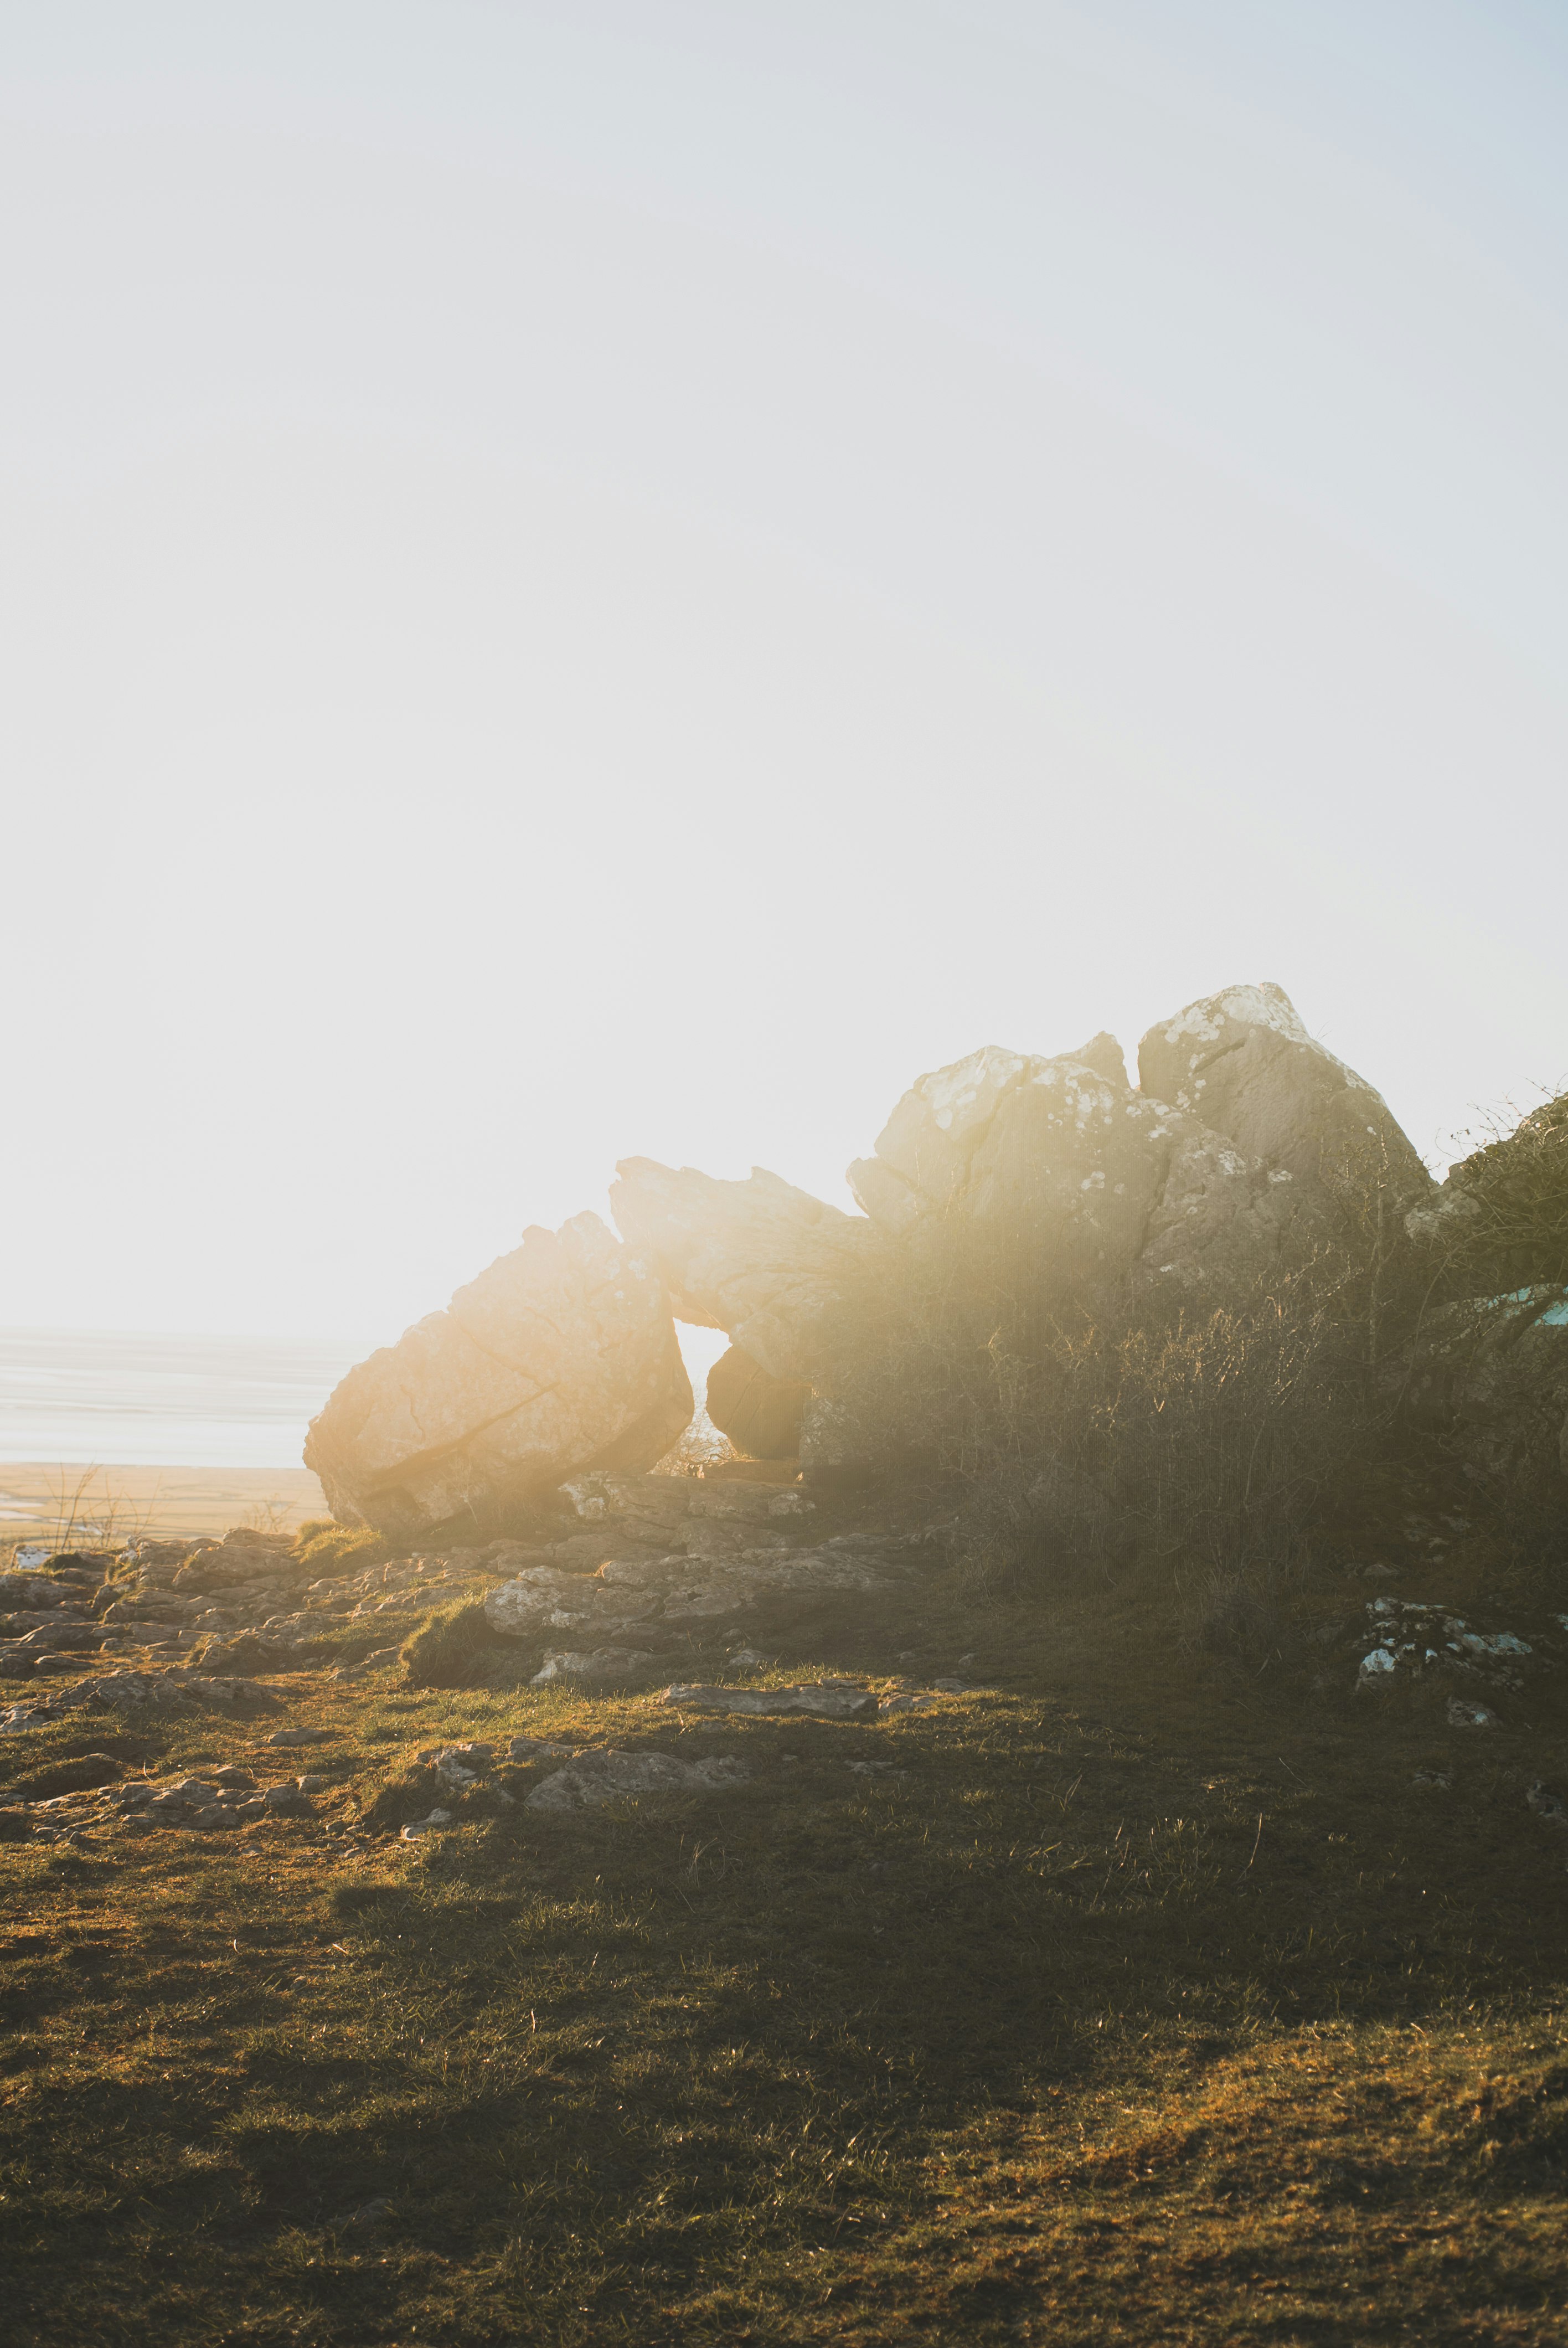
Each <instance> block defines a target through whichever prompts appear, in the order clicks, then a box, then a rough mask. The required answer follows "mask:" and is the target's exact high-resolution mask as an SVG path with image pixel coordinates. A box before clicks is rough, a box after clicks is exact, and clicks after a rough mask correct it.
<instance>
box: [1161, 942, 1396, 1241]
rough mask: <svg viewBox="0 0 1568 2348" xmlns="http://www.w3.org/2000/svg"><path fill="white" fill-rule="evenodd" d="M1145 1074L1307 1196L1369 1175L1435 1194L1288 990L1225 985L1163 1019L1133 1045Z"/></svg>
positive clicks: (1383, 1112) (1382, 1107) (1381, 1106)
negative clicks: (1304, 1020) (1320, 1040)
mask: <svg viewBox="0 0 1568 2348" xmlns="http://www.w3.org/2000/svg"><path fill="white" fill-rule="evenodd" d="M1138 1076H1139V1080H1140V1082H1141V1083H1142V1085H1143V1089H1144V1091H1145V1092H1146V1093H1152V1094H1156V1095H1157V1096H1158V1097H1160V1098H1161V1099H1162V1100H1168V1101H1170V1102H1172V1103H1173V1106H1174V1107H1177V1108H1179V1109H1183V1110H1185V1111H1186V1112H1187V1114H1188V1115H1189V1116H1191V1117H1198V1118H1201V1119H1202V1121H1203V1122H1204V1124H1205V1125H1207V1126H1209V1127H1211V1128H1213V1129H1214V1131H1215V1132H1217V1133H1223V1134H1224V1135H1225V1138H1226V1139H1227V1140H1228V1141H1230V1142H1231V1143H1232V1144H1233V1145H1234V1146H1235V1148H1237V1149H1238V1150H1240V1151H1241V1152H1242V1154H1243V1155H1244V1156H1245V1157H1247V1158H1255V1159H1259V1160H1261V1162H1262V1163H1263V1164H1264V1165H1266V1166H1267V1167H1270V1168H1273V1169H1282V1170H1283V1171H1284V1172H1286V1173H1287V1174H1289V1175H1290V1176H1291V1178H1292V1179H1293V1180H1295V1181H1296V1182H1297V1183H1298V1184H1301V1185H1303V1186H1305V1187H1307V1188H1308V1189H1319V1190H1321V1189H1322V1188H1323V1186H1325V1185H1328V1186H1334V1185H1336V1184H1337V1183H1339V1182H1341V1181H1342V1180H1345V1179H1350V1180H1355V1179H1358V1177H1365V1176H1368V1175H1369V1176H1370V1177H1371V1178H1372V1179H1375V1180H1376V1179H1382V1180H1384V1181H1386V1182H1387V1183H1388V1184H1389V1188H1390V1189H1391V1190H1392V1192H1393V1195H1394V1199H1395V1200H1396V1202H1397V1203H1398V1204H1399V1205H1401V1206H1403V1207H1409V1206H1411V1205H1413V1204H1415V1203H1416V1202H1417V1201H1419V1200H1422V1199H1425V1198H1426V1197H1427V1196H1428V1195H1429V1194H1430V1191H1431V1189H1432V1179H1431V1176H1430V1174H1429V1173H1428V1171H1427V1169H1426V1168H1425V1166H1424V1165H1423V1164H1422V1162H1421V1160H1420V1158H1419V1155H1418V1154H1417V1152H1416V1149H1415V1148H1414V1147H1413V1145H1412V1144H1411V1142H1410V1141H1409V1139H1408V1138H1407V1137H1406V1136H1405V1134H1404V1133H1403V1132H1401V1130H1400V1128H1399V1124H1398V1122H1397V1120H1396V1119H1395V1117H1394V1116H1393V1114H1392V1112H1391V1111H1390V1109H1389V1106H1388V1104H1387V1102H1386V1101H1385V1100H1384V1099H1383V1098H1382V1097H1381V1095H1380V1094H1378V1093H1376V1092H1374V1091H1373V1089H1372V1087H1371V1086H1370V1085H1369V1084H1368V1083H1367V1081H1366V1079H1365V1078H1364V1077H1362V1076H1358V1075H1357V1074H1356V1072H1355V1070H1354V1069H1353V1068H1348V1067H1347V1066H1345V1064H1344V1062H1343V1061H1342V1060H1337V1059H1336V1058H1335V1056H1334V1055H1333V1053H1332V1052H1326V1051H1325V1050H1324V1048H1323V1046H1322V1045H1321V1044H1318V1043H1315V1042H1314V1041H1313V1039H1312V1037H1311V1036H1310V1035H1308V1034H1307V1030H1306V1028H1305V1027H1304V1026H1303V1025H1302V1023H1301V1019H1300V1015H1299V1014H1298V1013H1297V1011H1296V1006H1295V1004H1293V1003H1292V1002H1291V1000H1290V997H1289V996H1288V995H1287V994H1286V993H1285V991H1284V989H1283V988H1281V987H1278V986H1274V985H1271V984H1269V983H1264V984H1263V985H1261V986H1232V987H1227V988H1226V990H1225V993H1224V994H1210V995H1205V996H1204V998H1203V1000H1202V1001H1201V1002H1198V1003H1189V1004H1187V1006H1186V1008H1185V1009H1184V1010H1183V1011H1178V1012H1177V1013H1176V1014H1175V1016H1174V1018H1172V1019H1162V1020H1160V1021H1158V1022H1157V1023H1156V1024H1155V1025H1153V1027H1151V1028H1150V1030H1149V1032H1148V1034H1147V1035H1145V1036H1144V1038H1143V1042H1142V1043H1141V1044H1140V1045H1139V1046H1138Z"/></svg>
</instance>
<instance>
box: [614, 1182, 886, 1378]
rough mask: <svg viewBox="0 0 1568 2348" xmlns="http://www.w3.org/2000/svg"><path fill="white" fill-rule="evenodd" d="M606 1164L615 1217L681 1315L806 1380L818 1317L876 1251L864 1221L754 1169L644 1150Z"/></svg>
mask: <svg viewBox="0 0 1568 2348" xmlns="http://www.w3.org/2000/svg"><path fill="white" fill-rule="evenodd" d="M616 1172H617V1176H618V1178H619V1179H617V1180H616V1182H615V1183H614V1185H613V1186H612V1188H611V1189H610V1209H611V1211H612V1213H613V1214H614V1217H615V1220H616V1222H617V1224H618V1225H619V1227H620V1230H621V1231H624V1233H625V1234H626V1237H627V1240H628V1241H629V1242H630V1245H632V1246H633V1247H635V1248H637V1249H639V1250H640V1251H642V1252H643V1253H644V1254H645V1255H646V1256H647V1257H648V1258H650V1259H651V1262H653V1263H655V1264H656V1265H657V1266H658V1269H659V1272H660V1273H661V1277H662V1278H663V1280H664V1281H665V1282H666V1283H667V1285H668V1287H669V1290H670V1293H671V1299H672V1301H673V1303H674V1308H675V1311H676V1313H677V1314H678V1315H679V1316H680V1318H681V1319H682V1320H683V1321H692V1322H695V1323H698V1324H699V1325H700V1326H702V1327H704V1328H709V1329H723V1330H725V1331H726V1332H727V1333H728V1334H729V1336H730V1337H731V1338H732V1340H733V1343H734V1344H736V1345H738V1346H739V1347H740V1348H741V1350H742V1352H743V1353H744V1354H747V1355H748V1356H749V1357H750V1359H751V1360H753V1362H755V1363H757V1364H758V1365H759V1366H760V1367H761V1368H762V1369H764V1370H765V1371H766V1372H767V1374H768V1375H769V1376H770V1377H773V1378H781V1379H785V1380H804V1381H807V1382H809V1381H810V1380H811V1379H812V1378H813V1377H814V1376H815V1375H816V1373H817V1371H818V1370H819V1368H820V1366H821V1361H822V1353H823V1345H824V1338H825V1331H824V1323H825V1320H826V1318H827V1316H828V1315H829V1314H830V1313H831V1312H832V1310H833V1308H834V1306H835V1304H837V1303H839V1301H840V1300H841V1298H842V1297H843V1295H844V1294H845V1290H846V1288H848V1287H849V1286H850V1285H851V1283H852V1282H854V1281H855V1280H856V1278H857V1277H859V1276H860V1275H861V1274H862V1273H863V1272H865V1270H866V1266H867V1263H868V1262H869V1261H870V1260H871V1259H872V1258H873V1257H874V1256H875V1254H876V1251H877V1250H878V1247H879V1244H880V1242H879V1240H878V1235H877V1233H876V1231H875V1230H874V1229H873V1227H872V1226H871V1225H870V1224H869V1223H866V1222H863V1221H861V1220H858V1219H857V1218H856V1216H853V1215H845V1214H844V1213H841V1211H840V1210H839V1209H838V1208H836V1207H828V1206H825V1205H824V1204H823V1201H822V1200H820V1199H814V1198H812V1197H811V1196H810V1195H809V1194H808V1193H807V1192H806V1191H804V1190H797V1189H794V1187H793V1186H792V1185H791V1184H790V1183H788V1182H785V1181H783V1180H781V1179H780V1177H779V1176H778V1175H776V1174H769V1173H767V1172H766V1171H765V1170H764V1169H763V1168H761V1167H756V1168H753V1171H752V1174H751V1176H750V1179H748V1180H746V1181H744V1182H723V1181H719V1180H716V1179H714V1178H713V1177H712V1175H709V1174H702V1173H699V1172H698V1171H697V1170H696V1169H695V1168H694V1167H691V1166H686V1167H682V1168H681V1169H679V1171H677V1170H676V1169H674V1168H673V1167H669V1166H660V1165H658V1164H656V1163H655V1162H654V1160H653V1159H650V1158H628V1159H622V1161H621V1163H620V1166H619V1167H618V1168H617V1169H616Z"/></svg>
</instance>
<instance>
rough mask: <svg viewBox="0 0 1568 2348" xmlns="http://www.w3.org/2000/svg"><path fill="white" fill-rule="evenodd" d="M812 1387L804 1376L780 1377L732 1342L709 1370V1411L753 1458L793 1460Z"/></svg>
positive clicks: (722, 1427) (723, 1432) (739, 1447)
mask: <svg viewBox="0 0 1568 2348" xmlns="http://www.w3.org/2000/svg"><path fill="white" fill-rule="evenodd" d="M811 1396H812V1390H811V1388H810V1386H809V1385H806V1384H804V1381H803V1380H801V1379H799V1378H774V1377H770V1376H769V1375H768V1373H767V1372H766V1370H764V1368H763V1366H762V1364H761V1363H760V1362H753V1359H752V1357H751V1355H750V1354H743V1353H742V1351H741V1349H740V1347H739V1346H738V1345H732V1346H731V1347H730V1350H729V1352H728V1353H727V1354H722V1355H721V1356H720V1358H719V1360H718V1361H716V1362H715V1363H714V1365H713V1366H712V1369H711V1370H710V1371H709V1373H708V1392H707V1411H708V1416H709V1417H710V1418H711V1419H712V1422H713V1424H714V1426H716V1427H717V1428H718V1430H719V1432H720V1434H721V1435H727V1436H728V1437H729V1438H730V1441H731V1442H732V1443H733V1445H734V1447H735V1448H736V1450H737V1451H741V1452H744V1453H746V1454H747V1455H748V1456H749V1457H751V1458H753V1459H790V1458H794V1457H795V1456H796V1455H797V1454H798V1452H799V1450H800V1430H801V1421H802V1419H803V1418H804V1415H805V1406H806V1405H807V1403H808V1402H810V1400H811Z"/></svg>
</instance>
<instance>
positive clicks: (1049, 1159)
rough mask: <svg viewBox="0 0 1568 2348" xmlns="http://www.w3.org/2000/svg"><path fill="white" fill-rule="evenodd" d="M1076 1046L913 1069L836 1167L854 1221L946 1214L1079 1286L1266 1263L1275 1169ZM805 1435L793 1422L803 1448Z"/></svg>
mask: <svg viewBox="0 0 1568 2348" xmlns="http://www.w3.org/2000/svg"><path fill="white" fill-rule="evenodd" d="M1086 1049H1088V1050H1090V1051H1091V1052H1092V1054H1093V1059H1092V1061H1091V1060H1086V1059H1081V1058H1078V1057H1076V1056H1065V1055H1064V1056H1060V1057H1057V1058H1054V1059H1040V1058H1037V1057H1033V1056H1029V1055H1026V1054H1023V1053H1018V1052H1009V1051H1004V1050H1002V1049H1001V1048H1000V1047H999V1046H997V1045H988V1046H987V1047H986V1048H985V1049H984V1050H982V1051H979V1052H976V1053H973V1054H971V1055H970V1056H969V1057H968V1059H966V1060H960V1061H958V1062H957V1063H956V1064H955V1065H954V1066H951V1067H948V1068H940V1069H938V1070H937V1071H936V1073H935V1074H934V1075H931V1076H922V1077H921V1078H920V1079H919V1081H918V1083H917V1084H916V1085H914V1086H911V1087H910V1089H909V1091H908V1092H907V1093H906V1094H905V1096H904V1097H903V1099H902V1100H901V1101H900V1102H899V1103H898V1105H897V1107H896V1108H895V1110H894V1112H893V1114H892V1116H891V1117H889V1119H888V1121H887V1124H886V1127H885V1128H883V1131H882V1133H881V1134H880V1136H879V1137H878V1138H877V1142H876V1155H875V1157H874V1158H871V1159H860V1160H859V1161H857V1163H856V1164H855V1165H853V1166H852V1167H851V1168H850V1169H849V1183H850V1188H851V1189H852V1190H853V1192H854V1193H855V1196H856V1199H857V1200H858V1201H859V1203H860V1204H861V1206H862V1207H864V1209H865V1210H866V1215H867V1217H868V1218H869V1219H870V1220H872V1221H874V1222H876V1223H877V1224H879V1225H880V1226H881V1227H882V1228H883V1229H884V1230H885V1231H887V1232H888V1234H889V1235H890V1237H894V1236H896V1237H901V1238H907V1237H908V1236H909V1235H910V1234H911V1233H912V1232H914V1231H916V1230H917V1229H918V1228H919V1227H920V1226H921V1225H923V1224H927V1223H928V1222H929V1220H930V1219H932V1218H933V1217H938V1218H943V1219H947V1220H952V1219H954V1218H957V1219H958V1220H961V1222H962V1224H963V1225H965V1226H966V1227H970V1228H976V1229H979V1230H981V1231H987V1232H989V1234H990V1235H991V1236H992V1238H993V1239H994V1240H995V1241H996V1243H997V1246H998V1249H999V1252H1000V1256H1001V1258H1002V1259H1003V1260H1005V1259H1007V1258H1008V1257H1009V1256H1011V1257H1014V1258H1016V1261H1017V1263H1018V1266H1019V1268H1020V1270H1022V1269H1024V1268H1025V1267H1026V1266H1027V1267H1030V1268H1032V1267H1034V1266H1037V1265H1039V1264H1040V1263H1042V1262H1043V1263H1044V1264H1045V1265H1046V1266H1048V1267H1050V1268H1054V1269H1056V1270H1058V1271H1059V1272H1061V1274H1062V1275H1063V1276H1064V1277H1066V1278H1069V1279H1071V1280H1074V1281H1079V1282H1089V1283H1091V1284H1105V1283H1109V1282H1117V1281H1121V1280H1123V1279H1127V1278H1132V1279H1134V1280H1135V1281H1155V1280H1174V1281H1178V1282H1185V1283H1191V1282H1194V1281H1195V1280H1196V1279H1198V1278H1199V1277H1201V1276H1202V1275H1203V1274H1204V1273H1205V1272H1211V1271H1213V1270H1214V1269H1215V1268H1216V1267H1217V1266H1219V1265H1221V1264H1224V1265H1225V1266H1226V1267H1227V1268H1231V1269H1237V1268H1240V1267H1242V1266H1244V1265H1246V1266H1250V1265H1253V1264H1261V1263H1266V1262H1268V1261H1269V1260H1270V1259H1271V1258H1272V1256H1273V1255H1274V1254H1275V1252H1276V1251H1277V1249H1278V1246H1279V1242H1280V1238H1281V1234H1282V1232H1283V1231H1284V1229H1285V1227H1286V1223H1287V1222H1288V1220H1289V1218H1290V1212H1291V1207H1290V1202H1289V1201H1288V1200H1287V1199H1286V1196H1285V1195H1284V1193H1285V1192H1286V1190H1287V1189H1288V1188H1289V1182H1290V1178H1289V1177H1288V1176H1287V1175H1286V1173H1284V1171H1283V1170H1282V1169H1266V1168H1264V1167H1262V1166H1260V1165H1258V1164H1257V1163H1256V1161H1255V1160H1254V1159H1249V1158H1248V1157H1246V1156H1245V1154H1244V1153H1243V1152H1242V1151H1241V1150H1239V1149H1237V1148H1235V1147H1234V1146H1233V1145H1232V1143H1231V1142H1230V1141H1228V1140H1227V1139H1225V1138H1224V1137H1223V1136H1221V1135H1219V1134H1216V1133H1214V1132H1213V1131H1212V1130H1211V1129H1210V1128H1208V1127H1207V1126H1206V1125H1204V1124H1203V1123H1201V1122H1200V1120H1199V1119H1198V1118H1196V1117H1193V1116H1190V1115H1188V1114H1186V1113H1185V1112H1184V1111H1183V1110H1181V1109H1178V1108H1174V1107H1172V1106H1171V1105H1170V1104H1169V1103H1168V1102H1166V1101H1163V1100H1161V1099H1157V1098H1154V1097H1151V1096H1150V1095H1148V1094H1147V1093H1143V1092H1136V1091H1134V1090H1133V1089H1132V1086H1130V1085H1129V1084H1128V1083H1127V1082H1126V1080H1125V1077H1124V1076H1121V1075H1118V1074H1117V1069H1118V1067H1119V1066H1120V1065H1121V1063H1120V1054H1119V1052H1118V1050H1117V1048H1116V1046H1115V1045H1114V1042H1113V1039H1112V1038H1110V1037H1107V1036H1097V1037H1095V1038H1094V1040H1093V1043H1092V1045H1090V1046H1087V1047H1086ZM814 1442H815V1429H814V1428H810V1427H809V1425H808V1433H807V1436H806V1437H805V1438H804V1447H806V1448H809V1447H811V1445H812V1444H813V1443H814ZM803 1457H804V1449H803Z"/></svg>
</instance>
